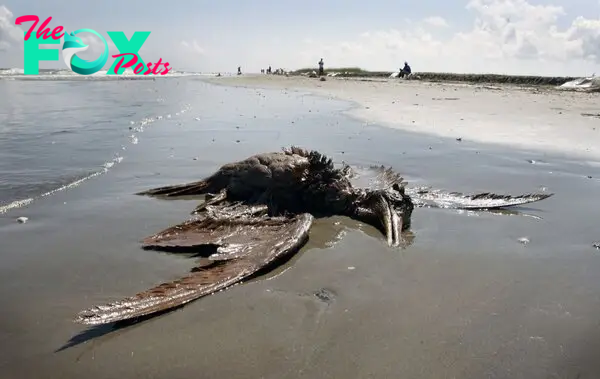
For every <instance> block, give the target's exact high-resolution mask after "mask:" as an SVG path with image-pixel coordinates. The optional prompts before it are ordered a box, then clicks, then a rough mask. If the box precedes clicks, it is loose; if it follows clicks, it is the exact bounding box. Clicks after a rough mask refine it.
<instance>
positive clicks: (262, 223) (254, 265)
mask: <svg viewBox="0 0 600 379" xmlns="http://www.w3.org/2000/svg"><path fill="white" fill-rule="evenodd" d="M230 208H232V209H231V212H230V214H228V216H227V217H224V216H223V215H226V214H227V213H226V211H224V210H223V209H222V208H221V211H223V212H225V213H223V212H220V211H216V212H215V209H214V208H211V207H210V206H208V207H207V209H206V213H205V214H204V215H203V217H201V218H199V219H195V220H190V221H186V222H184V223H182V224H179V225H176V226H173V227H170V228H168V229H166V230H164V231H162V232H160V233H158V234H155V235H153V236H150V237H148V238H146V239H144V240H143V246H144V247H145V248H150V249H160V250H170V251H177V250H180V251H188V252H193V251H194V250H196V251H201V250H202V249H206V248H207V247H208V248H210V247H213V248H215V247H216V252H215V254H213V255H212V256H210V257H209V259H210V260H211V261H212V262H211V264H210V265H208V266H201V267H196V268H194V269H192V272H191V273H190V274H188V275H186V276H184V277H182V278H180V279H177V280H174V281H171V282H168V283H163V284H160V285H158V286H156V287H154V288H151V289H149V290H147V291H144V292H141V293H138V294H137V295H135V296H132V297H128V298H125V299H123V300H120V301H116V302H113V303H110V304H106V305H101V306H95V307H92V308H89V309H87V310H84V311H82V312H80V313H79V314H78V315H77V317H76V319H75V321H76V322H78V323H82V324H88V325H96V324H106V323H110V322H115V321H121V320H126V319H131V318H136V317H140V316H146V315H150V314H153V313H156V312H161V311H164V310H167V309H170V308H174V307H177V306H180V305H183V304H185V303H188V302H190V301H192V300H195V299H198V298H200V297H202V296H206V295H209V294H212V293H214V292H217V291H220V290H223V289H225V288H227V287H229V286H231V285H233V284H235V283H238V282H240V281H241V280H243V279H247V278H249V277H252V276H255V275H256V274H257V273H259V271H262V269H266V268H268V267H270V266H271V265H272V264H274V263H275V262H276V261H279V260H281V259H285V258H289V257H291V255H293V254H294V253H295V252H297V251H298V250H299V249H300V248H301V247H302V246H303V245H304V244H305V243H306V241H307V239H308V231H309V229H310V227H311V225H312V222H313V216H312V215H310V214H307V213H304V214H300V215H295V216H286V217H269V216H268V215H266V214H262V215H260V210H257V209H256V208H254V209H251V208H252V207H247V206H244V205H241V204H233V205H231V207H230ZM247 208H248V209H247ZM234 211H237V213H236V214H237V216H235V215H234V216H231V214H233V213H234ZM257 214H259V215H257Z"/></svg>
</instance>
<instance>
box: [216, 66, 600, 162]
mask: <svg viewBox="0 0 600 379" xmlns="http://www.w3.org/2000/svg"><path fill="white" fill-rule="evenodd" d="M210 81H211V82H214V83H223V84H228V85H237V86H243V87H260V88H281V89H287V90H307V91H309V92H311V93H314V94H317V95H322V96H326V97H334V98H338V99H341V100H347V101H352V102H355V103H356V104H357V107H355V108H353V109H352V110H351V111H350V112H349V113H350V115H352V116H354V117H357V118H360V119H362V120H364V121H366V122H372V123H377V124H381V125H385V126H389V127H393V128H399V129H404V130H408V131H413V132H421V133H427V134H434V135H438V136H442V137H452V138H459V137H460V138H462V139H463V140H465V141H467V140H470V141H474V142H483V143H496V144H501V145H506V146H513V147H518V148H524V149H528V150H537V151H540V152H547V153H561V154H566V155H569V156H574V157H575V156H576V157H581V158H585V159H589V160H593V161H597V160H600V116H598V114H599V113H600V94H598V93H582V92H572V91H560V90H555V89H548V88H544V89H541V88H533V87H531V88H523V87H516V86H485V85H468V84H450V83H428V82H417V81H405V80H398V79H395V80H394V79H391V80H390V79H379V80H377V79H375V80H373V79H369V80H365V79H363V80H360V79H343V78H327V81H325V82H321V81H319V80H318V79H311V78H306V77H284V76H274V75H269V76H267V75H251V76H241V77H225V78H214V79H210ZM586 114H587V115H586ZM594 114H595V115H597V116H595V117H594V116H591V115H594Z"/></svg>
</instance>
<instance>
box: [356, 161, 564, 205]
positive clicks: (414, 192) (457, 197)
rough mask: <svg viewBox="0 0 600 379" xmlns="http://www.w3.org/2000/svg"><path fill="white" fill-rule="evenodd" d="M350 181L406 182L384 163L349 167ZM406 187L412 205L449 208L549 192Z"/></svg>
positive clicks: (518, 200)
mask: <svg viewBox="0 0 600 379" xmlns="http://www.w3.org/2000/svg"><path fill="white" fill-rule="evenodd" d="M349 178H350V180H351V182H352V185H353V186H355V187H358V188H371V189H384V188H389V187H391V186H393V185H394V184H401V185H406V182H404V179H403V178H402V176H401V175H400V174H398V173H397V172H395V171H394V170H393V169H391V168H386V167H384V166H371V167H367V168H364V167H352V172H351V174H349ZM405 188H406V194H407V195H409V196H410V197H411V199H412V200H413V203H414V204H415V206H418V207H427V206H428V207H435V208H453V209H471V210H477V209H499V208H506V207H513V206H517V205H523V204H529V203H533V202H536V201H540V200H544V199H547V198H549V197H550V196H552V195H553V194H551V193H528V194H522V195H516V196H513V195H502V194H495V193H490V192H482V193H477V194H464V193H460V192H448V191H441V190H433V189H429V188H410V187H405Z"/></svg>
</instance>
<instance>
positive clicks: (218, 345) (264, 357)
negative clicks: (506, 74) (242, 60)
mask: <svg viewBox="0 0 600 379" xmlns="http://www.w3.org/2000/svg"><path fill="white" fill-rule="evenodd" d="M52 75H54V74H52ZM0 95H1V96H0V97H1V98H2V99H4V100H3V101H2V103H1V104H0V300H1V302H2V304H3V305H4V307H3V309H4V311H3V313H1V314H0V340H2V341H3V344H2V346H3V347H2V348H1V352H2V356H1V357H0V372H1V373H2V377H3V378H30V377H31V378H39V377H65V378H75V377H81V376H82V375H86V376H87V377H90V378H95V377H98V378H101V377H117V376H123V377H131V378H134V377H145V378H147V377H157V378H158V377H184V376H189V375H191V374H193V373H199V372H203V373H205V374H206V376H207V377H228V378H232V377H248V376H250V377H284V376H285V377H302V376H303V375H307V377H315V378H317V377H318V378H320V377H353V376H352V375H355V374H356V372H357V370H358V371H359V372H360V373H361V375H362V376H361V377H367V376H370V377H390V376H389V375H391V373H398V372H405V373H408V374H407V375H408V376H409V377H416V375H421V376H418V377H453V376H452V375H458V376H457V377H463V378H471V377H472V378H482V377H508V376H506V375H508V373H511V372H512V373H514V372H517V373H518V374H516V375H511V376H510V377H513V378H517V377H519V378H520V377H528V378H538V377H539V378H542V377H548V376H549V375H555V374H557V373H559V374H560V375H563V376H559V377H571V376H573V377H575V375H576V374H577V373H578V372H579V373H582V372H583V373H585V374H586V375H590V376H581V377H582V378H583V377H595V376H594V375H596V374H598V373H600V371H599V370H598V367H597V365H596V363H595V360H594V359H593V354H592V355H590V354H588V352H589V351H590V349H591V351H597V347H598V342H597V341H598V339H597V338H596V337H597V334H596V333H598V332H600V329H598V328H599V325H598V323H597V321H596V318H597V317H596V315H597V314H598V312H599V311H600V295H599V294H600V292H598V285H597V283H598V280H599V279H600V260H599V254H600V251H598V250H596V249H594V248H593V246H592V244H593V242H594V241H596V240H597V239H600V235H599V234H598V229H597V224H596V220H597V215H598V214H599V211H600V203H598V202H597V201H596V199H597V194H598V191H599V189H600V180H599V178H600V168H599V167H598V166H597V165H596V164H595V163H593V162H583V161H577V160H573V159H569V158H568V157H558V156H551V155H544V154H540V153H537V152H527V151H516V150H515V151H510V150H507V149H503V148H498V147H494V146H483V145H477V144H473V143H470V142H469V141H468V138H464V140H463V141H462V142H458V141H455V140H448V139H441V138H435V137H424V136H421V135H418V134H411V133H405V132H401V131H398V130H392V129H386V128H382V127H379V126H377V125H373V124H370V123H366V122H363V121H358V120H354V119H350V118H348V117H346V116H345V115H344V114H343V112H344V111H345V110H348V109H350V108H351V107H352V104H348V103H345V102H341V101H336V100H332V99H324V98H320V97H315V96H312V95H310V94H307V93H303V92H296V91H291V90H284V91H280V90H262V89H242V88H233V87H225V86H217V85H213V84H209V83H207V82H206V81H204V80H203V79H202V78H201V77H197V76H186V75H180V76H176V77H172V78H161V79H157V80H147V79H141V80H119V79H112V80H72V79H70V78H64V77H56V76H52V77H48V79H46V80H45V79H37V80H21V79H20V78H18V77H17V78H11V79H10V80H0ZM292 144H294V145H299V146H303V147H307V148H311V149H318V150H321V151H323V152H325V153H327V154H328V155H330V156H332V157H333V158H334V159H335V160H336V161H341V160H344V161H346V162H348V163H350V164H359V165H370V164H384V165H391V166H393V167H394V168H395V169H396V170H397V171H399V172H401V173H402V174H403V175H404V176H405V178H406V179H407V180H408V182H409V184H410V185H415V186H421V185H429V186H434V187H436V188H441V189H446V190H457V191H465V192H477V191H494V192H501V193H507V192H508V193H513V194H517V193H524V192H536V191H547V192H552V193H555V195H554V196H553V197H551V198H549V199H547V200H544V201H542V202H539V203H536V204H531V205H529V206H527V207H522V208H520V209H515V210H516V211H518V212H516V213H514V214H497V213H486V212H459V211H452V210H440V209H417V210H415V212H414V221H413V232H414V234H415V239H414V242H413V244H412V245H411V246H409V247H408V248H407V249H406V250H401V251H398V250H394V249H391V248H388V247H387V246H386V245H385V241H384V239H383V238H382V237H381V236H380V235H379V234H378V233H377V232H375V231H374V229H372V228H370V227H364V226H361V225H359V224H358V223H355V222H352V221H349V220H345V219H341V218H334V219H333V220H318V221H317V222H316V224H315V226H314V227H313V230H312V231H311V240H310V242H309V243H308V245H307V246H306V247H305V248H304V249H303V250H302V252H301V253H300V254H298V256H297V258H296V259H295V260H294V261H293V262H291V263H289V264H288V268H289V270H287V271H285V270H284V271H283V273H282V274H281V275H278V276H276V277H273V278H272V279H271V280H259V281H257V282H254V283H251V284H247V285H243V286H238V287H235V288H234V289H231V290H229V291H226V292H224V293H221V294H218V295H217V296H212V297H210V298H207V299H201V300H199V301H196V302H193V303H191V304H189V305H188V306H186V307H184V308H183V309H182V310H180V311H178V312H175V313H173V314H169V315H165V316H161V317H158V318H155V319H151V320H149V321H146V322H144V323H141V324H138V325H135V326H132V327H131V328H125V329H118V330H114V329H112V326H110V325H109V326H103V327H99V328H86V327H83V326H81V325H77V324H74V323H73V322H72V321H71V320H72V318H73V317H74V315H75V314H76V313H77V312H78V311H79V310H81V309H84V308H87V307H89V306H92V305H96V304H99V303H103V302H107V301H113V300H117V299H120V298H122V297H124V296H129V295H133V294H134V293H136V292H138V291H140V290H144V289H146V288H148V287H150V286H153V285H155V284H158V283H160V282H162V281H166V280H171V279H173V278H176V277H178V276H180V275H183V274H184V273H186V272H187V271H188V270H189V269H190V268H191V267H193V264H194V262H193V260H190V259H188V258H185V257H180V256H174V255H170V254H161V253H156V252H147V251H143V250H141V249H140V248H139V240H140V239H141V238H143V237H145V236H147V235H150V234H153V233H155V232H158V231H159V230H161V229H163V228H165V227H168V226H170V225H172V224H174V223H178V222H181V221H183V220H185V219H186V218H187V217H189V212H190V211H191V210H192V209H193V208H194V206H195V202H194V201H161V200H156V199H149V198H144V197H140V196H135V195H134V193H136V192H138V191H141V190H144V189H148V188H153V187H156V186H161V185H168V184H176V183H183V182H187V181H192V180H197V179H198V178H201V177H204V176H206V175H208V174H210V173H211V172H213V171H214V170H215V169H217V168H218V167H219V166H220V165H222V164H224V163H227V162H230V161H232V160H237V159H242V158H245V157H247V156H249V155H251V154H254V153H258V152H262V151H267V150H279V149H280V148H281V147H284V146H289V145H292ZM18 217H28V218H29V220H28V222H27V223H25V224H19V223H17V222H16V219H17V218H18ZM523 238H526V239H527V241H529V242H528V243H522V242H520V240H521V241H524V240H523ZM290 267H291V268H290ZM349 268H352V269H349ZM350 273H351V274H350ZM323 288H326V289H327V290H328V291H331V293H332V294H333V295H332V297H333V298H334V300H335V301H334V302H333V303H332V305H328V306H327V307H326V308H322V304H321V303H319V301H318V299H317V300H315V299H316V298H315V297H314V296H310V294H311V293H312V292H314V291H318V290H321V289H323ZM306 294H308V295H306ZM349 315H352V316H349ZM357 341H361V342H360V344H359V343H357ZM399 355H400V356H404V357H407V358H406V359H401V358H398V356H399ZM523 355H526V356H529V357H530V358H529V359H522V358H521V356H523ZM284 356H285V357H287V358H284ZM347 357H353V360H354V362H357V363H355V364H350V365H348V364H344V363H343V362H345V361H346V360H347V359H348V358H347ZM409 358H410V359H409ZM432 361H433V362H435V363H433V364H432V363H431V362H432ZM225 363H227V364H225ZM359 363H360V365H359ZM451 363H452V364H451ZM356 365H359V367H358V366H356ZM423 373H425V376H422V375H423ZM411 375H412V376H411ZM444 375H446V376H444ZM448 375H449V376H448ZM493 375H496V376H493Z"/></svg>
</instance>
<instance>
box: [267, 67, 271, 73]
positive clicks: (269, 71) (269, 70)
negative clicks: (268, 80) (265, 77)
mask: <svg viewBox="0 0 600 379" xmlns="http://www.w3.org/2000/svg"><path fill="white" fill-rule="evenodd" d="M271 73H272V70H271V66H269V68H268V69H267V74H271Z"/></svg>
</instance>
